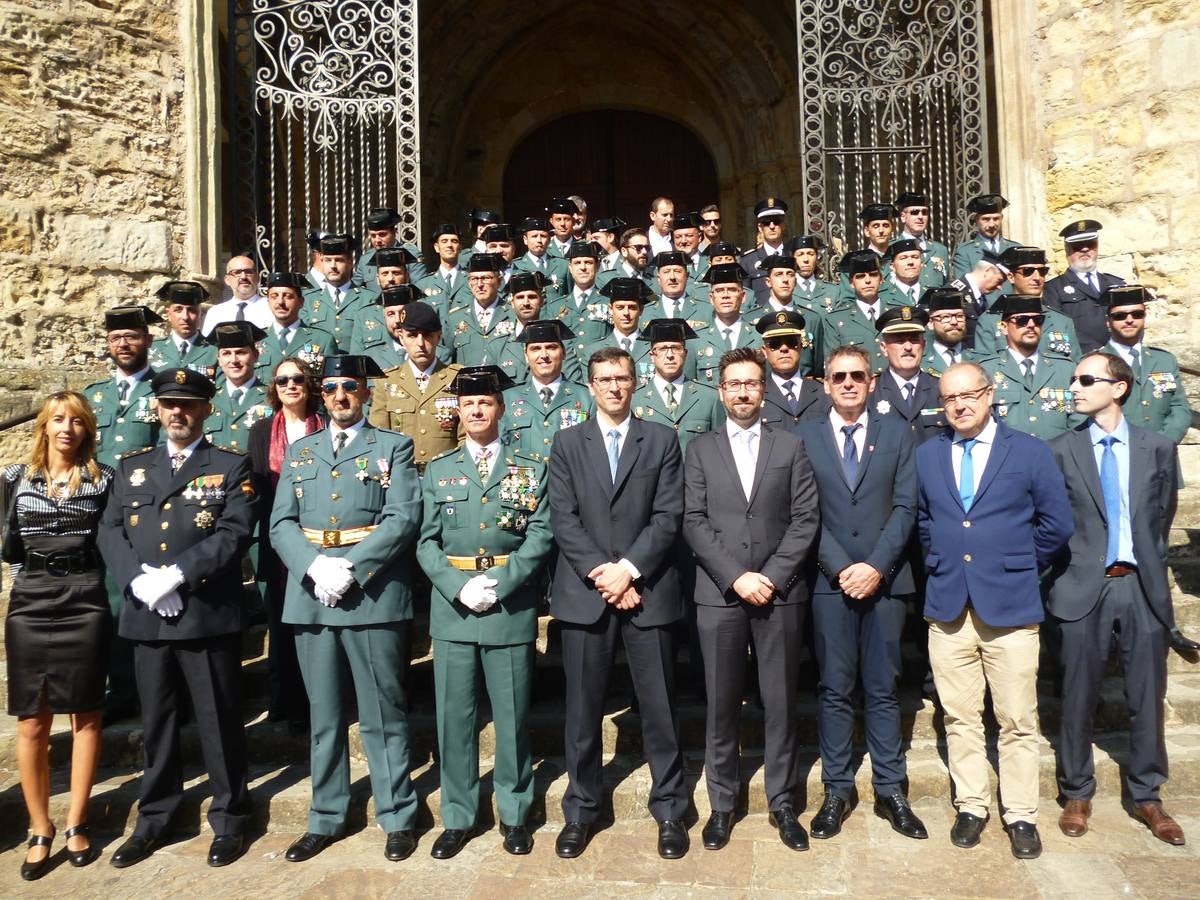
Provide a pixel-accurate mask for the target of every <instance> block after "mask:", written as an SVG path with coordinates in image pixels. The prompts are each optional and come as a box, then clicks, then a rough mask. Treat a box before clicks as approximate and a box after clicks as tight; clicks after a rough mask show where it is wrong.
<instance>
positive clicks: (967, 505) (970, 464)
mask: <svg viewBox="0 0 1200 900" xmlns="http://www.w3.org/2000/svg"><path fill="white" fill-rule="evenodd" d="M976 443H977V441H976V440H975V438H971V439H970V440H966V441H963V442H962V451H963V457H962V466H961V467H960V468H959V473H958V496H960V497H962V505H963V509H964V510H967V511H968V512H969V511H970V509H971V504H972V503H974V502H975V462H974V461H973V460H972V459H971V448H972V447H974V446H975V444H976Z"/></svg>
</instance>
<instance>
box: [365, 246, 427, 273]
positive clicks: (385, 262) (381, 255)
mask: <svg viewBox="0 0 1200 900" xmlns="http://www.w3.org/2000/svg"><path fill="white" fill-rule="evenodd" d="M416 261H417V258H416V257H415V256H413V254H412V251H411V250H409V249H408V248H407V247H384V248H383V249H382V250H376V251H375V255H374V256H373V257H371V264H372V265H373V266H375V268H377V269H386V268H389V267H392V266H404V267H407V266H408V265H409V263H415V262H416Z"/></svg>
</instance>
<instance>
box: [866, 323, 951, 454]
mask: <svg viewBox="0 0 1200 900" xmlns="http://www.w3.org/2000/svg"><path fill="white" fill-rule="evenodd" d="M928 321H929V314H928V313H927V312H925V310H923V309H920V308H918V307H912V306H897V307H894V308H892V309H889V310H885V311H884V313H883V315H882V316H880V317H879V318H878V319H876V320H875V327H876V328H878V329H879V337H880V340H881V342H882V343H883V355H884V356H886V357H887V361H888V367H887V368H886V369H884V370H883V371H882V372H880V373H879V377H878V378H876V379H875V387H874V389H873V391H872V394H871V403H872V404H873V406H874V409H875V411H876V412H877V413H879V414H880V415H885V416H886V415H891V416H894V417H895V418H897V419H899V420H900V421H902V422H903V423H904V424H905V426H906V427H907V428H908V430H909V432H910V433H911V434H912V436H913V440H915V441H916V443H918V444H923V443H925V441H927V440H929V439H930V438H935V437H937V436H938V435H939V434H941V433H942V432H944V431H945V430H946V412H945V410H944V409H942V401H941V399H940V398H939V397H938V380H937V378H935V377H934V376H933V375H930V374H929V373H928V372H923V371H921V362H922V359H923V357H924V355H925V325H926V323H928Z"/></svg>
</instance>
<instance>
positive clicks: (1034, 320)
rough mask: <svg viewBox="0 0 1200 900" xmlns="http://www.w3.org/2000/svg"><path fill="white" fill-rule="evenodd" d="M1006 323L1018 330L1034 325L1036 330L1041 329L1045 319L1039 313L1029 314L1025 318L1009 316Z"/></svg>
mask: <svg viewBox="0 0 1200 900" xmlns="http://www.w3.org/2000/svg"><path fill="white" fill-rule="evenodd" d="M1008 321H1010V322H1012V323H1013V324H1014V325H1016V326H1017V327H1018V328H1028V327H1029V326H1030V325H1036V326H1037V327H1038V328H1041V327H1042V325H1043V323H1045V321H1046V317H1045V315H1043V314H1041V313H1031V314H1030V315H1027V316H1009V319H1008Z"/></svg>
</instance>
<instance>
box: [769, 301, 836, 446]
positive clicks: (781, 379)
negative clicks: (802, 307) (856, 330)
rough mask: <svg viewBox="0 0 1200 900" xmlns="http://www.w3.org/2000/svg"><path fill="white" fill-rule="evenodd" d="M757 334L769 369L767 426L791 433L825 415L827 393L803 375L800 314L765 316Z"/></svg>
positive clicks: (787, 311) (802, 333) (786, 313)
mask: <svg viewBox="0 0 1200 900" xmlns="http://www.w3.org/2000/svg"><path fill="white" fill-rule="evenodd" d="M754 330H755V331H757V332H758V333H759V335H761V337H762V342H763V357H764V358H765V359H766V361H767V369H768V372H767V389H766V391H765V392H764V393H763V408H762V420H763V424H764V425H774V426H778V427H780V428H782V429H784V430H785V431H790V430H791V429H793V428H795V427H796V426H797V425H799V424H800V423H801V422H803V421H805V420H806V419H811V418H815V417H817V416H820V415H823V414H824V412H825V409H826V407H827V406H828V402H827V399H826V397H825V392H824V391H822V390H821V388H820V387H819V386H818V384H817V382H815V381H813V380H812V379H811V378H804V377H803V376H802V375H801V374H800V355H801V352H802V346H803V343H804V316H802V315H801V314H800V313H799V312H798V311H796V310H789V309H782V310H780V311H779V312H776V313H771V314H769V315H765V316H763V317H762V318H761V319H759V320H758V324H756V325H755V326H754Z"/></svg>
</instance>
